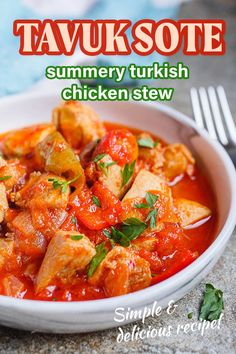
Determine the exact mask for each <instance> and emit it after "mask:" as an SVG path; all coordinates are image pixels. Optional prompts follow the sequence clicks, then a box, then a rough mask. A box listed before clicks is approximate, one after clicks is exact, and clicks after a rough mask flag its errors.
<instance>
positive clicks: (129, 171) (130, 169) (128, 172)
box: [121, 161, 136, 187]
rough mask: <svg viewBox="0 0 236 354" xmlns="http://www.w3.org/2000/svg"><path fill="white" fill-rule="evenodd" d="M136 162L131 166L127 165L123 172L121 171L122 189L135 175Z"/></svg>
mask: <svg viewBox="0 0 236 354" xmlns="http://www.w3.org/2000/svg"><path fill="white" fill-rule="evenodd" d="M135 163H136V161H133V162H132V163H131V164H128V163H126V164H125V167H124V169H123V171H121V174H122V179H123V180H122V187H124V186H125V185H126V184H127V183H128V182H129V180H130V178H131V177H132V176H133V174H134V167H135Z"/></svg>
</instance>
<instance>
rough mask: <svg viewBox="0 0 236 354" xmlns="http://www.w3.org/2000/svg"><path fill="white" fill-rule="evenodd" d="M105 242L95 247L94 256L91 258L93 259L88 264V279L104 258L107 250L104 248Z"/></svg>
mask: <svg viewBox="0 0 236 354" xmlns="http://www.w3.org/2000/svg"><path fill="white" fill-rule="evenodd" d="M104 245H105V242H102V243H100V244H99V245H97V246H96V254H95V256H94V257H93V259H92V260H91V262H90V265H89V269H88V277H89V278H90V277H91V276H92V275H93V274H94V272H95V270H96V269H97V267H98V266H99V264H100V263H101V262H102V261H103V259H104V258H105V257H106V255H107V252H108V250H107V249H106V247H104Z"/></svg>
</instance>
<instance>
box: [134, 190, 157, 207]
mask: <svg viewBox="0 0 236 354" xmlns="http://www.w3.org/2000/svg"><path fill="white" fill-rule="evenodd" d="M158 198H159V196H158V195H155V194H152V193H149V192H147V193H146V196H145V199H146V203H147V204H144V203H140V204H135V205H134V206H135V208H137V209H149V208H154V204H155V202H156V201H157V200H158Z"/></svg>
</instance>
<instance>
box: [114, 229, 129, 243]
mask: <svg viewBox="0 0 236 354" xmlns="http://www.w3.org/2000/svg"><path fill="white" fill-rule="evenodd" d="M111 237H112V239H113V240H114V241H115V242H116V243H118V244H119V245H121V246H123V247H129V246H130V240H129V238H128V237H127V236H126V235H125V234H124V233H123V232H122V231H120V230H118V229H116V228H115V227H113V226H112V227H111Z"/></svg>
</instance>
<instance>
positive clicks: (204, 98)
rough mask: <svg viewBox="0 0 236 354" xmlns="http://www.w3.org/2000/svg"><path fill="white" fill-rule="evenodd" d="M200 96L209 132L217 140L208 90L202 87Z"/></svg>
mask: <svg viewBox="0 0 236 354" xmlns="http://www.w3.org/2000/svg"><path fill="white" fill-rule="evenodd" d="M199 96H200V101H201V104H202V110H203V113H204V116H205V121H206V126H207V130H208V133H209V134H210V137H211V138H212V139H216V140H217V135H216V131H215V127H214V122H213V118H212V114H211V110H210V105H209V101H208V97H207V92H206V89H205V88H204V87H200V89H199Z"/></svg>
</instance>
